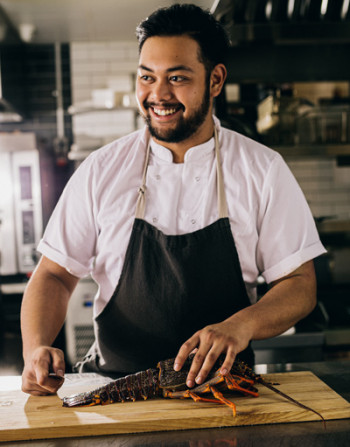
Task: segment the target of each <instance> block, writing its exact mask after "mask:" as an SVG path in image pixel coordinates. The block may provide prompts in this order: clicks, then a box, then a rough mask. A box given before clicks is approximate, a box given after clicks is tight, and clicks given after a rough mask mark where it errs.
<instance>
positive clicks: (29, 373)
mask: <svg viewBox="0 0 350 447" xmlns="http://www.w3.org/2000/svg"><path fill="white" fill-rule="evenodd" d="M50 370H52V371H54V376H52V375H50ZM64 370H65V364H64V356H63V352H62V351H61V350H59V349H56V348H51V347H40V348H37V349H36V350H35V351H34V353H33V354H32V357H31V359H29V360H28V361H27V362H26V365H25V367H24V370H23V374H22V391H24V392H25V393H29V394H32V395H33V396H43V395H48V394H55V393H56V392H57V390H58V389H59V388H60V387H61V386H62V384H63V382H64V377H63V376H64Z"/></svg>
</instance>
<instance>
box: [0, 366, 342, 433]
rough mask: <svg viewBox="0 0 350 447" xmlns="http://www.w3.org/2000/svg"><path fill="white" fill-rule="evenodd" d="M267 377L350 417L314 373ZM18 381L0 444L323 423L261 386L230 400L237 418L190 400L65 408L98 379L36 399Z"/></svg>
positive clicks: (2, 402) (0, 396)
mask: <svg viewBox="0 0 350 447" xmlns="http://www.w3.org/2000/svg"><path fill="white" fill-rule="evenodd" d="M263 377H264V378H265V379H266V380H268V381H271V382H277V383H279V386H278V388H279V389H280V390H281V391H284V392H285V393H287V394H289V395H290V396H291V397H293V398H294V399H296V400H299V401H300V402H302V403H303V404H305V405H307V406H310V407H311V408H313V409H315V410H317V411H318V412H320V413H321V414H322V415H323V417H324V418H325V419H327V420H330V419H346V418H350V403H349V402H347V401H346V400H345V399H343V398H342V397H341V396H339V395H338V394H337V393H335V392H334V391H333V390H332V389H331V388H329V387H328V386H327V385H326V384H325V383H324V382H322V381H321V380H320V379H319V378H317V377H316V376H315V375H314V374H312V373H311V372H291V373H279V374H268V375H263ZM1 380H2V379H0V389H1ZM19 380H20V378H18V382H17V383H16V384H15V386H12V387H11V386H10V388H12V389H10V390H8V391H6V390H3V391H0V441H19V440H29V439H44V438H65V437H76V436H97V435H106V434H121V433H140V432H152V431H164V430H183V429H194V428H209V427H228V426H240V425H259V424H274V423H286V422H301V421H317V420H320V419H319V417H318V416H317V415H315V414H314V413H312V412H310V411H306V410H303V409H302V408H299V407H298V406H296V405H294V404H293V403H290V402H288V401H286V400H285V399H283V398H282V397H281V396H279V395H278V394H276V393H273V392H272V391H270V390H269V389H267V388H265V387H263V386H261V385H259V386H258V388H259V393H260V396H259V397H258V398H254V397H243V396H240V395H235V396H234V397H232V396H231V397H230V399H232V400H233V401H234V402H235V403H236V406H237V416H236V417H235V418H234V417H233V416H232V411H231V410H230V408H228V407H226V406H222V405H216V404H210V403H202V402H194V401H192V400H187V399H186V400H174V399H153V400H147V401H138V402H127V403H117V404H112V405H106V406H95V407H75V408H64V407H62V402H61V400H60V397H63V396H66V395H70V394H74V393H76V392H81V391H86V390H91V389H95V388H96V383H93V380H92V381H90V383H89V384H87V383H80V382H77V381H69V380H66V383H65V384H64V386H63V387H62V389H61V390H60V391H59V396H45V397H34V396H28V395H27V394H24V393H22V392H21V391H20V389H19V384H20V382H19ZM98 386H99V385H98ZM3 388H4V387H3ZM16 388H17V389H16ZM320 424H322V421H320Z"/></svg>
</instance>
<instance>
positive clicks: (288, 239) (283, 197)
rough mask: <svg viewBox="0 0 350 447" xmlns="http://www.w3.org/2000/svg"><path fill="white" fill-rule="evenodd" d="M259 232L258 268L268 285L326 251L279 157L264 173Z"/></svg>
mask: <svg viewBox="0 0 350 447" xmlns="http://www.w3.org/2000/svg"><path fill="white" fill-rule="evenodd" d="M258 231H259V241H258V245H257V254H256V256H257V265H258V268H259V271H260V272H261V274H262V276H263V277H264V278H265V280H266V282H267V283H270V282H272V281H275V280H277V279H279V278H282V277H283V276H285V275H287V274H289V273H291V272H292V271H293V270H295V269H297V268H298V267H300V265H302V264H303V263H305V262H307V261H309V260H311V259H313V258H315V257H317V256H319V255H321V254H323V253H325V252H326V250H325V249H324V247H323V245H322V243H321V241H320V239H319V235H318V232H317V229H316V225H315V222H314V219H313V217H312V214H311V211H310V208H309V205H308V203H307V201H306V199H305V196H304V194H303V192H302V190H301V188H300V186H299V185H298V183H297V181H296V180H295V178H294V176H293V174H292V172H291V171H290V169H289V167H288V166H287V164H286V163H285V162H284V160H283V159H282V157H281V156H280V155H279V154H276V156H275V157H274V158H273V159H272V161H271V164H270V167H269V170H268V172H267V173H266V177H265V181H264V186H263V191H262V195H261V202H260V209H259V217H258Z"/></svg>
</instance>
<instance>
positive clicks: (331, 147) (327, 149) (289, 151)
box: [272, 144, 350, 157]
mask: <svg viewBox="0 0 350 447" xmlns="http://www.w3.org/2000/svg"><path fill="white" fill-rule="evenodd" d="M272 149H274V150H275V151H276V152H279V153H280V154H281V155H283V157H338V156H350V144H301V145H295V146H276V147H274V146H273V147H272Z"/></svg>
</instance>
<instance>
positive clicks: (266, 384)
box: [258, 377, 326, 428]
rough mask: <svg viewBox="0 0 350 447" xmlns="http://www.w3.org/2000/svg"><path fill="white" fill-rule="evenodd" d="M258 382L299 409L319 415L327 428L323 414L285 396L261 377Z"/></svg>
mask: <svg viewBox="0 0 350 447" xmlns="http://www.w3.org/2000/svg"><path fill="white" fill-rule="evenodd" d="M258 382H259V383H261V385H264V386H265V387H266V388H269V389H270V390H272V391H274V392H275V393H277V394H279V395H280V396H282V397H284V398H285V399H287V400H289V401H290V402H293V403H294V404H296V405H298V407H301V408H303V409H304V410H308V411H312V412H313V413H315V414H317V416H319V417H320V418H321V419H322V421H323V426H324V428H326V420H325V418H324V417H323V416H322V414H321V413H319V412H318V411H316V410H314V409H313V408H310V407H308V406H307V405H304V404H302V403H301V402H298V401H297V400H295V399H293V398H292V397H290V396H288V394H285V393H283V391H280V390H279V389H277V388H275V387H274V386H273V385H271V384H270V383H268V382H265V380H264V379H263V378H261V377H259V378H258Z"/></svg>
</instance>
